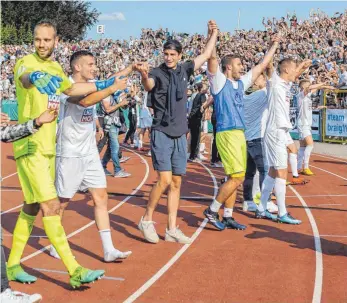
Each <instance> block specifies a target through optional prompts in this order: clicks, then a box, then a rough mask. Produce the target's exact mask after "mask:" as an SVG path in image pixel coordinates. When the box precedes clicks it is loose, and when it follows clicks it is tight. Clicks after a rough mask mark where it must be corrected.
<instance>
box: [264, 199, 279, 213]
mask: <svg viewBox="0 0 347 303" xmlns="http://www.w3.org/2000/svg"><path fill="white" fill-rule="evenodd" d="M266 208H267V210H268V211H269V212H270V213H277V212H278V206H277V205H276V204H275V203H273V202H272V201H271V202H267V205H266Z"/></svg>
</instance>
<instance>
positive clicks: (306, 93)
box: [298, 80, 335, 176]
mask: <svg viewBox="0 0 347 303" xmlns="http://www.w3.org/2000/svg"><path fill="white" fill-rule="evenodd" d="M299 88H300V92H299V94H298V109H299V115H298V131H299V140H300V149H299V157H298V171H299V172H300V173H301V174H303V175H306V176H312V175H314V174H313V172H312V171H311V170H310V168H309V162H310V156H311V152H312V150H313V139H312V133H311V127H312V99H311V95H312V94H313V93H314V92H315V91H317V90H319V89H331V90H334V89H335V87H332V86H329V85H326V84H324V83H319V84H314V85H311V83H310V80H301V81H300V84H299ZM324 107H325V106H318V107H317V109H322V108H324ZM303 162H304V169H302V165H303Z"/></svg>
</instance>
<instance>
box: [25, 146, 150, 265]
mask: <svg viewBox="0 0 347 303" xmlns="http://www.w3.org/2000/svg"><path fill="white" fill-rule="evenodd" d="M129 151H131V152H132V153H134V154H135V155H137V156H139V157H140V159H141V160H142V161H144V162H143V163H144V164H145V166H146V174H145V176H144V177H143V179H142V181H141V183H140V184H139V185H138V186H137V187H136V188H135V189H134V190H133V191H132V192H131V194H130V195H129V196H127V197H126V198H124V199H123V200H122V202H120V203H118V204H117V205H116V206H115V207H113V208H111V209H110V210H109V211H108V213H112V212H113V211H115V210H116V209H117V208H119V207H121V206H122V205H123V204H124V203H125V202H127V201H128V200H129V199H131V198H132V196H133V195H135V194H136V193H137V192H138V191H139V190H140V188H141V187H142V186H143V185H144V184H145V182H146V181H147V179H148V176H149V166H148V162H147V161H146V160H145V159H144V158H143V157H142V156H141V155H140V154H138V153H136V152H134V151H132V150H129ZM94 223H95V220H93V221H91V222H89V223H88V224H86V225H84V226H82V227H81V228H79V229H77V230H76V231H74V232H72V233H71V234H69V235H68V236H67V238H68V239H69V238H71V237H73V236H74V235H77V234H79V233H80V232H82V231H83V230H85V229H87V228H88V227H90V226H92V225H93V224H94ZM50 247H51V245H47V246H45V247H43V248H41V249H40V250H38V251H36V252H34V253H32V254H30V255H28V256H26V257H24V258H22V259H21V262H24V261H27V260H29V259H31V258H33V257H35V256H37V255H39V254H42V253H43V252H44V251H46V250H48V249H49V248H50Z"/></svg>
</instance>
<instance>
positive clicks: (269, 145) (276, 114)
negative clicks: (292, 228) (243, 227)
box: [255, 59, 312, 224]
mask: <svg viewBox="0 0 347 303" xmlns="http://www.w3.org/2000/svg"><path fill="white" fill-rule="evenodd" d="M311 64H312V62H311V60H306V61H304V62H303V63H301V64H300V65H299V66H297V64H296V62H295V61H294V60H292V59H284V60H282V61H280V63H279V72H280V75H278V74H277V72H276V71H275V72H274V73H273V75H272V77H271V79H270V80H269V81H268V86H267V91H268V104H269V117H268V121H267V125H266V131H265V136H264V142H265V147H266V156H267V161H268V165H269V167H270V169H269V173H268V175H267V176H266V177H265V180H264V182H263V188H262V193H261V203H260V204H259V206H258V209H257V210H256V213H255V217H256V218H257V219H270V220H277V221H278V222H281V223H288V224H300V223H301V221H300V220H297V219H294V218H293V217H292V216H291V215H290V214H289V213H288V212H287V209H286V204H285V195H286V180H287V166H288V164H287V161H288V153H287V142H288V136H290V134H289V130H290V129H291V128H292V124H291V122H290V115H289V110H290V97H291V93H290V88H291V83H292V82H294V81H295V80H296V79H297V78H298V77H299V76H300V75H301V74H302V73H303V72H304V71H305V70H306V69H307V68H308V67H309V66H310V65H311ZM273 189H275V192H276V199H277V205H278V216H274V215H273V214H271V213H269V212H268V211H267V210H266V207H267V202H268V198H269V195H270V193H271V192H272V190H273Z"/></svg>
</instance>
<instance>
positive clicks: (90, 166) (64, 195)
mask: <svg viewBox="0 0 347 303" xmlns="http://www.w3.org/2000/svg"><path fill="white" fill-rule="evenodd" d="M70 65H71V69H72V71H73V75H72V77H71V78H70V79H71V81H72V82H88V81H92V80H93V79H94V78H95V72H96V64H95V59H94V57H93V54H92V53H90V52H88V51H84V50H82V51H78V52H75V53H74V54H73V55H72V56H71V59H70ZM130 72H131V70H129V71H128V72H127V73H124V74H122V75H124V76H126V75H127V74H128V73H130ZM117 76H118V75H117ZM119 76H120V75H119ZM117 81H118V82H120V85H118V87H117V88H116V89H124V88H125V87H126V83H127V82H126V81H127V79H126V78H125V79H118V80H116V82H117ZM116 89H114V90H113V91H111V92H110V93H109V94H112V93H113V92H114V91H115V90H116ZM99 95H100V98H97V97H95V98H94V99H95V100H94V101H93V102H92V103H90V102H88V103H85V102H84V101H85V100H86V99H87V98H88V97H85V98H84V97H80V98H78V97H77V98H73V99H72V98H69V97H68V96H66V95H63V94H62V96H61V98H60V102H61V106H60V114H59V120H60V121H59V126H58V133H57V147H56V150H57V158H56V178H55V179H56V180H55V186H56V189H57V193H58V196H59V199H60V201H61V203H62V205H61V216H62V215H63V211H64V209H65V208H66V206H67V204H68V202H69V201H70V200H71V199H72V198H73V197H74V195H75V194H76V192H77V191H78V190H79V189H80V190H82V191H83V190H85V189H88V190H89V192H90V193H91V195H92V197H93V200H94V205H95V211H94V213H95V221H96V225H97V227H98V229H99V233H100V237H101V241H102V246H103V250H104V260H105V262H113V261H115V260H117V259H125V258H127V257H128V256H129V255H130V254H131V251H128V252H121V251H119V250H117V249H116V248H114V246H113V242H112V237H111V230H110V220H109V214H108V212H107V202H108V195H107V191H106V188H107V185H106V176H105V173H104V169H103V167H102V165H101V162H100V158H99V152H98V149H97V145H96V139H95V135H96V122H95V121H96V120H97V116H96V106H95V104H96V103H97V102H98V100H99V101H100V100H102V99H104V98H106V97H107V95H105V94H103V95H102V96H101V94H100V93H99ZM89 98H90V97H89ZM81 99H82V100H81ZM50 253H51V255H52V256H53V257H56V258H59V255H58V254H57V252H56V251H55V249H54V248H53V246H52V249H51V252H50Z"/></svg>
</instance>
